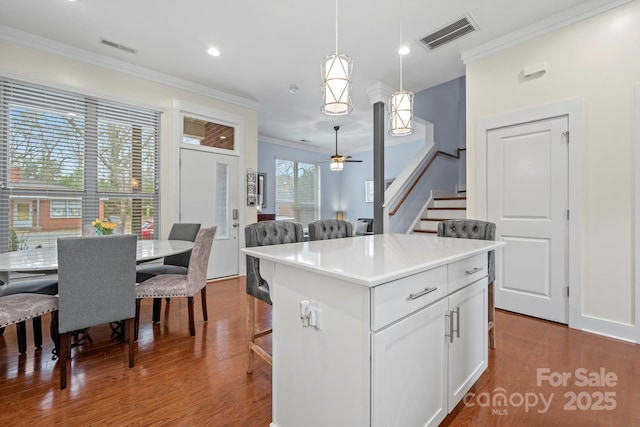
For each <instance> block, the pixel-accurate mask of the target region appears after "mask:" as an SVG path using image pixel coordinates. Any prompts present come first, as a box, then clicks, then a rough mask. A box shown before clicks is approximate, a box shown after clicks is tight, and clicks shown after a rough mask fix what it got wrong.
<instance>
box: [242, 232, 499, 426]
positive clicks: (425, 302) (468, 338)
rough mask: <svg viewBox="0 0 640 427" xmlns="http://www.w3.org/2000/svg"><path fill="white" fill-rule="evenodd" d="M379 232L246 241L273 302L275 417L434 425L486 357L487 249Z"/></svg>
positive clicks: (288, 422) (488, 244)
mask: <svg viewBox="0 0 640 427" xmlns="http://www.w3.org/2000/svg"><path fill="white" fill-rule="evenodd" d="M503 245H504V243H503V242H493V241H483V240H467V239H452V238H444V237H436V236H417V235H398V234H381V235H373V236H359V237H353V238H345V239H334V240H322V241H313V242H304V243H291V244H284V245H274V246H263V247H252V248H245V249H243V252H244V253H246V254H247V255H251V256H254V257H257V258H260V271H261V275H262V276H263V277H264V278H265V279H266V280H267V281H268V283H269V284H270V292H271V299H272V301H273V375H272V378H273V396H272V398H273V414H272V423H271V426H272V427H298V426H323V427H324V426H332V427H334V426H348V427H356V426H363V427H364V426H388V425H397V426H425V425H438V423H439V422H440V421H441V420H442V419H444V417H445V416H446V414H447V413H448V412H449V411H451V410H452V409H453V408H454V407H455V406H456V404H457V403H458V402H459V401H460V400H461V399H462V397H463V396H464V394H465V393H466V392H467V391H468V390H469V388H470V387H471V386H472V385H473V383H474V382H475V381H476V380H477V379H478V377H479V376H480V375H481V374H482V372H483V371H484V370H485V369H486V367H487V358H488V357H487V356H488V353H487V352H488V350H487V349H488V342H487V339H488V338H487V263H488V260H487V259H488V258H487V253H488V252H489V251H491V250H495V249H498V248H500V247H501V246H503Z"/></svg>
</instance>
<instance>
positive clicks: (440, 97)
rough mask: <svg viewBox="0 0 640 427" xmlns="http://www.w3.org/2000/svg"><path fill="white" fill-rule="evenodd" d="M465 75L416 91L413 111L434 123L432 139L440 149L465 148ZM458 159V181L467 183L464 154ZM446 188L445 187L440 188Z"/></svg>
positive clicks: (451, 152) (454, 151) (454, 152)
mask: <svg viewBox="0 0 640 427" xmlns="http://www.w3.org/2000/svg"><path fill="white" fill-rule="evenodd" d="M465 84H466V81H465V77H464V76H462V77H459V78H457V79H454V80H450V81H448V82H445V83H442V84H440V85H438V86H434V87H432V88H429V89H425V90H423V91H421V92H418V93H416V94H415V99H414V107H413V114H414V115H415V116H417V117H420V118H421V119H424V120H428V121H430V122H431V123H433V124H434V141H435V143H436V146H437V147H438V149H439V150H442V151H446V152H447V153H450V154H456V151H457V150H456V149H457V148H464V147H466V140H467V133H466V120H467V117H466V102H467V100H466V88H465ZM461 156H462V157H461V159H460V160H459V161H458V183H459V184H464V183H465V182H466V166H465V164H466V161H465V160H466V153H465V152H462V153H461ZM443 190H447V189H443Z"/></svg>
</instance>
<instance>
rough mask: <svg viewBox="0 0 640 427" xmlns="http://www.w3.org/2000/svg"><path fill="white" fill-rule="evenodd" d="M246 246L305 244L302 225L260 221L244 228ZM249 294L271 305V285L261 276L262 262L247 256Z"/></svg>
mask: <svg viewBox="0 0 640 427" xmlns="http://www.w3.org/2000/svg"><path fill="white" fill-rule="evenodd" d="M244 238H245V246H246V247H248V248H250V247H254V246H269V245H280V244H283V243H295V242H303V241H304V235H303V232H302V224H299V223H297V222H292V221H260V222H256V223H254V224H249V225H247V226H246V227H245V228H244ZM247 293H248V294H249V295H252V296H254V297H256V298H258V299H259V300H262V301H264V302H266V303H267V304H271V297H270V296H269V284H268V283H267V282H266V280H264V279H263V278H262V277H261V276H260V260H259V259H258V258H254V257H252V256H249V255H247Z"/></svg>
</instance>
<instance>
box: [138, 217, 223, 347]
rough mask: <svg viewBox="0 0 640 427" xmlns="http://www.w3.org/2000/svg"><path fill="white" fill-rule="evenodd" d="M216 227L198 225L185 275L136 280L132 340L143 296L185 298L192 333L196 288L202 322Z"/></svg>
mask: <svg viewBox="0 0 640 427" xmlns="http://www.w3.org/2000/svg"><path fill="white" fill-rule="evenodd" d="M216 229H217V227H216V226H212V227H205V228H201V229H200V231H198V235H197V236H196V239H195V242H194V243H193V249H192V250H191V258H190V259H189V267H188V270H187V274H160V275H157V276H154V277H152V278H150V279H147V280H145V281H144V282H142V283H139V284H138V285H137V286H136V313H135V319H136V321H135V339H137V338H138V329H139V325H140V300H142V299H144V298H154V299H155V298H173V297H186V298H187V310H188V313H189V332H190V333H191V336H192V337H193V336H195V335H196V327H195V320H194V313H193V304H194V301H193V297H194V295H195V294H196V293H198V291H199V292H200V297H201V299H202V317H203V318H204V321H205V322H206V321H207V320H208V316H207V269H208V266H209V255H210V254H211V246H212V244H213V238H214V237H215V235H216Z"/></svg>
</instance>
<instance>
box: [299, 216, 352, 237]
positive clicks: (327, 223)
mask: <svg viewBox="0 0 640 427" xmlns="http://www.w3.org/2000/svg"><path fill="white" fill-rule="evenodd" d="M352 236H353V224H351V223H350V222H349V221H343V220H340V219H321V220H318V221H314V222H312V223H310V224H309V240H327V239H341V238H343V237H352Z"/></svg>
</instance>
